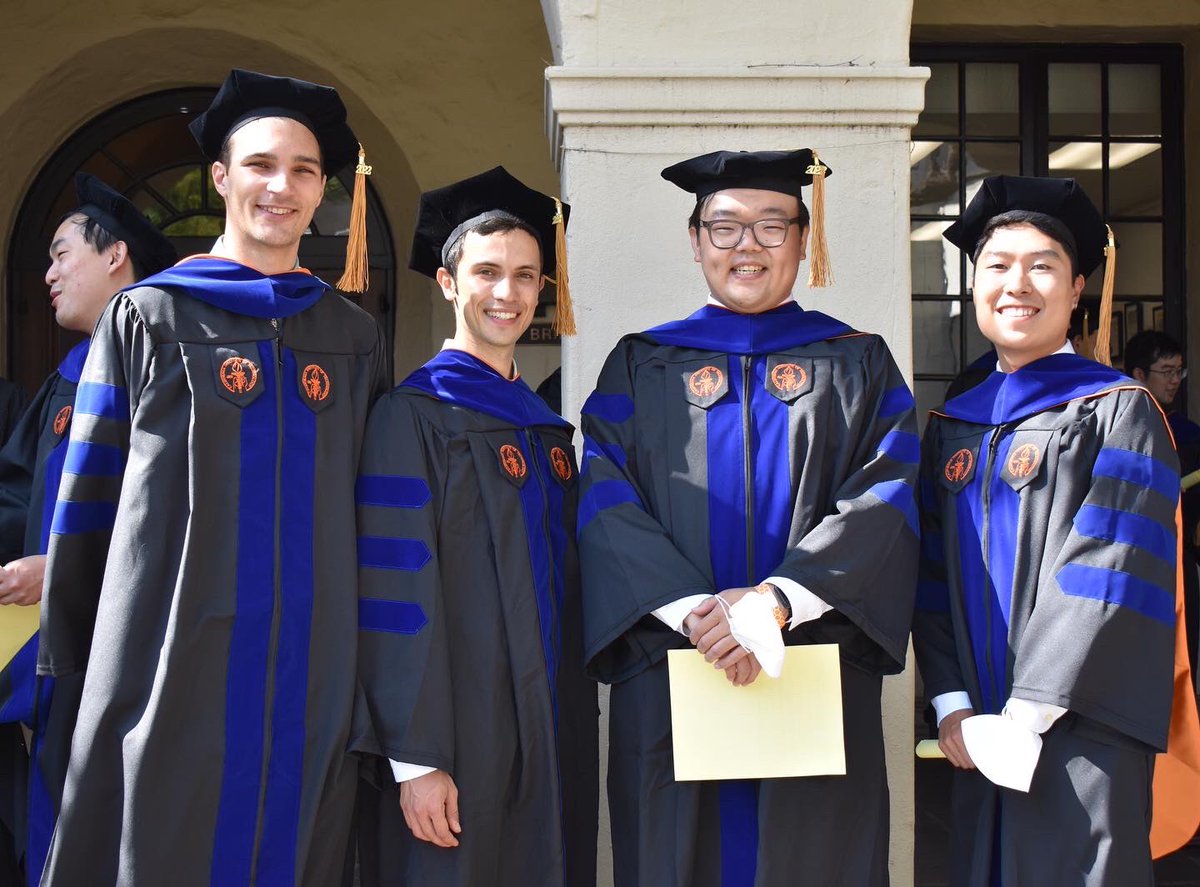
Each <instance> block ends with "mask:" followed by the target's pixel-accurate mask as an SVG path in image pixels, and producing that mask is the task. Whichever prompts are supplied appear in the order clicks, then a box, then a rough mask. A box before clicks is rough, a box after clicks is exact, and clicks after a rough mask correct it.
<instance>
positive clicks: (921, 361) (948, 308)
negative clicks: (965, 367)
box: [912, 300, 962, 376]
mask: <svg viewBox="0 0 1200 887" xmlns="http://www.w3.org/2000/svg"><path fill="white" fill-rule="evenodd" d="M912 324H913V372H915V373H920V374H926V373H938V374H941V373H945V374H948V375H951V376H953V375H956V374H957V373H958V370H959V357H958V342H959V336H960V335H961V334H962V303H961V302H959V301H957V300H955V301H952V302H924V301H922V302H913V318H912Z"/></svg>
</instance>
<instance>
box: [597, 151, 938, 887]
mask: <svg viewBox="0 0 1200 887" xmlns="http://www.w3.org/2000/svg"><path fill="white" fill-rule="evenodd" d="M828 173H829V170H828V168H827V167H825V166H824V165H823V164H822V163H821V162H820V161H819V160H818V159H817V158H816V157H815V156H814V155H813V152H812V151H810V150H808V149H803V150H798V151H786V152H785V151H760V152H728V151H719V152H716V153H714V154H707V155H704V156H702V157H696V158H693V159H691V160H687V161H684V162H682V163H679V164H676V165H674V166H672V167H669V168H667V169H666V170H664V171H663V177H664V178H666V179H667V180H668V181H670V182H672V183H674V184H676V185H678V186H679V187H681V188H683V189H684V190H686V191H689V192H691V193H693V194H695V195H696V198H697V200H696V206H695V210H694V211H693V213H692V216H691V218H690V219H689V222H688V229H689V233H690V235H691V241H692V249H693V252H694V256H695V260H696V262H697V263H698V264H700V266H701V269H702V271H703V274H704V280H705V283H706V284H707V287H708V293H709V298H708V304H707V305H705V306H704V307H702V308H700V309H699V310H698V311H696V312H695V313H693V314H692V315H690V316H689V317H687V318H685V319H683V320H679V321H675V322H672V323H667V324H664V325H662V326H658V327H655V328H653V329H650V330H647V331H645V332H642V333H636V334H633V335H628V336H626V337H624V338H623V339H622V340H621V341H620V342H619V343H618V344H617V346H616V348H615V349H614V350H613V351H612V353H611V354H610V355H609V357H608V360H607V361H606V363H605V365H604V369H603V370H602V372H601V374H600V378H599V380H598V381H597V384H596V390H595V392H594V393H593V394H592V395H591V396H590V397H589V398H588V400H587V402H586V403H585V404H584V407H583V421H582V424H583V432H584V456H583V460H584V464H583V465H582V466H581V469H580V475H581V478H582V486H583V491H582V494H581V497H580V504H579V526H578V533H579V548H580V559H581V562H582V570H583V591H584V634H585V656H586V659H587V664H588V669H589V671H590V673H591V674H592V675H594V676H595V677H597V678H598V679H600V680H602V681H605V682H608V683H611V684H612V695H611V703H610V705H611V707H610V718H611V728H610V735H609V776H608V779H609V810H610V814H611V819H612V827H613V854H614V866H615V872H616V883H617V884H618V885H621V887H633V885H648V884H653V885H655V887H776V885H778V887H783V885H789V887H790V885H795V884H814V885H818V884H819V885H827V884H845V885H882V884H886V883H887V878H888V875H887V856H888V788H887V774H886V772H885V765H884V750H883V729H882V723H881V713H880V696H881V686H882V676H883V675H885V674H891V673H895V672H899V671H900V670H902V669H903V668H904V661H905V653H906V649H907V643H908V631H909V623H910V619H911V614H912V600H913V594H914V587H915V580H916V562H917V535H916V506H915V501H914V489H913V484H914V482H915V480H916V472H917V436H916V426H915V423H914V415H913V398H912V394H911V393H910V391H909V389H908V386H907V385H906V384H905V382H904V379H903V377H902V376H901V374H900V371H899V369H897V367H896V364H895V362H894V361H893V360H892V356H891V354H890V352H889V351H888V348H887V345H886V344H885V343H884V341H883V339H881V338H880V337H879V336H876V335H870V334H865V333H859V332H856V331H854V330H853V329H851V328H850V327H849V326H847V325H846V324H844V323H842V322H841V321H838V320H835V319H834V318H832V317H828V316H826V315H824V314H820V313H818V312H815V311H806V310H804V309H802V308H801V307H800V306H799V305H798V304H797V303H796V302H795V301H794V298H793V292H792V290H793V285H794V283H795V280H796V276H797V272H798V268H799V264H800V262H801V260H803V259H804V258H805V255H806V246H807V243H808V239H809V234H810V232H811V234H812V240H813V256H812V262H811V265H810V272H811V273H810V285H812V284H817V285H823V284H824V283H825V282H826V281H827V279H828V276H829V270H828V259H827V256H826V254H825V243H824V230H823V223H822V219H821V216H820V212H819V211H820V210H822V208H823V203H824V187H825V181H824V180H825V176H826V175H827V174H828ZM810 183H811V184H813V185H814V192H815V193H814V200H813V206H814V211H813V217H812V219H811V223H810V217H809V212H808V209H807V208H806V207H805V205H804V203H803V200H802V196H801V195H802V190H801V189H802V186H805V185H809V184H810ZM718 597H719V598H720V600H719V601H718V600H717V598H718ZM727 612H728V614H729V615H726V614H727ZM735 632H736V633H737V634H738V635H739V637H741V638H748V637H751V636H755V637H757V638H759V639H766V640H769V641H771V643H770V644H766V646H765V647H759V648H757V649H756V648H755V647H754V645H753V644H747V646H746V647H744V646H743V645H742V642H741V641H740V640H739V638H738V637H735V636H734V634H735ZM764 643H765V641H764ZM818 643H829V644H837V645H838V648H839V653H840V659H841V690H842V699H843V717H844V731H845V743H846V745H845V751H846V775H845V776H821V777H812V778H800V779H763V780H753V781H724V782H677V781H676V780H675V778H674V769H673V759H672V745H671V742H672V740H671V710H670V704H669V694H668V675H667V662H666V659H667V656H666V654H667V651H668V650H672V649H680V648H687V647H689V645H694V646H695V647H696V648H697V649H698V650H700V652H702V653H704V654H705V656H706V658H707V659H708V660H709V661H710V662H713V663H714V664H715V665H716V666H718V667H720V668H724V669H726V674H727V676H728V677H729V679H730V680H731V681H732V682H733V683H734V684H735V685H741V684H745V683H747V682H749V681H752V680H754V679H756V678H757V676H758V670H759V666H760V665H761V666H763V667H768V668H771V670H772V671H774V670H775V668H777V667H778V666H780V665H781V659H782V655H783V645H795V644H818ZM747 647H749V651H748V650H747ZM766 653H773V655H775V656H778V660H777V661H776V662H775V663H774V664H771V663H769V662H765V661H761V662H760V656H761V655H765V654H766ZM776 673H777V672H776ZM758 679H759V680H767V679H769V678H758ZM712 729H713V730H720V731H729V730H733V731H737V730H742V729H744V728H743V726H742V725H740V724H736V723H717V722H714V723H713V725H712ZM746 754H747V755H754V754H755V749H754V745H753V737H752V736H747V737H746Z"/></svg>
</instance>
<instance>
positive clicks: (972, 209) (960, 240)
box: [943, 176, 1108, 277]
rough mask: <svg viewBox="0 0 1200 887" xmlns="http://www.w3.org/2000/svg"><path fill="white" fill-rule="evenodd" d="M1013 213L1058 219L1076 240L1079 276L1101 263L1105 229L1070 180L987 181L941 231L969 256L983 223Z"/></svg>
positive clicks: (1010, 178) (1003, 178) (1023, 178)
mask: <svg viewBox="0 0 1200 887" xmlns="http://www.w3.org/2000/svg"><path fill="white" fill-rule="evenodd" d="M1012 210H1028V211H1030V212H1038V213H1042V214H1043V215H1047V216H1052V217H1053V218H1055V219H1058V220H1059V221H1060V222H1062V223H1063V225H1065V226H1066V228H1067V230H1068V231H1070V232H1071V235H1072V236H1073V237H1074V238H1075V243H1074V244H1073V246H1074V247H1075V253H1076V263H1077V265H1078V268H1079V273H1080V274H1082V275H1083V276H1084V277H1087V276H1088V275H1089V274H1091V273H1092V272H1093V271H1095V270H1096V268H1097V266H1099V264H1100V263H1101V262H1102V261H1103V260H1104V247H1105V246H1106V245H1107V244H1108V229H1107V228H1106V227H1105V224H1104V219H1103V218H1101V216H1100V211H1099V210H1098V209H1096V205H1095V204H1094V203H1092V201H1091V199H1089V198H1088V196H1087V194H1085V193H1084V191H1083V188H1081V187H1080V186H1079V183H1078V182H1076V181H1075V180H1074V179H1055V178H1039V177H1034V176H989V177H988V178H986V179H984V180H983V185H982V186H981V187H980V188H979V191H978V193H977V194H976V195H975V196H974V198H972V199H971V202H970V203H969V204H968V205H967V208H966V209H965V210H964V211H963V214H962V217H961V218H959V220H958V221H957V222H955V223H954V224H953V225H951V226H950V227H949V228H947V229H946V232H945V234H944V235H943V236H944V237H945V238H946V239H947V240H949V241H950V242H951V243H953V244H954V245H955V246H957V247H958V248H959V249H961V250H962V251H963V252H965V253H966V254H967V255H968V256H970V255H973V254H974V252H975V247H976V246H978V244H979V238H980V237H982V236H983V231H984V228H986V227H987V223H988V222H989V221H991V220H992V219H993V218H994V217H995V216H998V215H1000V214H1001V213H1006V212H1010V211H1012Z"/></svg>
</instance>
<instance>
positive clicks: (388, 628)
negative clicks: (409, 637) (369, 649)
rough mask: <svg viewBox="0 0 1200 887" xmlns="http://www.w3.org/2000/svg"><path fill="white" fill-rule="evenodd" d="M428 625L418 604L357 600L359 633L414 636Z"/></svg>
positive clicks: (374, 599)
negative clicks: (383, 632) (375, 632)
mask: <svg viewBox="0 0 1200 887" xmlns="http://www.w3.org/2000/svg"><path fill="white" fill-rule="evenodd" d="M428 623H429V619H428V618H426V616H425V611H424V610H423V609H422V608H421V605H420V604H416V603H413V602H412V601H386V600H381V599H378V598H359V601H358V627H359V629H360V630H361V631H385V632H391V633H393V634H416V633H417V632H419V631H420V630H421V629H422V628H424V627H425V626H426V625H427V624H428Z"/></svg>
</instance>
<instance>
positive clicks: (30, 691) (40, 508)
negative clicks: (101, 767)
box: [0, 173, 176, 884]
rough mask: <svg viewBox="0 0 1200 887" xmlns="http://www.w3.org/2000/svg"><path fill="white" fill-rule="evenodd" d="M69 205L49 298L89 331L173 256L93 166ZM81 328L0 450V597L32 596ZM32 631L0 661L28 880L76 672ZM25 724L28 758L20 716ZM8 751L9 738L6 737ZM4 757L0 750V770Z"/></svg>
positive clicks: (82, 349) (50, 802) (3, 723)
mask: <svg viewBox="0 0 1200 887" xmlns="http://www.w3.org/2000/svg"><path fill="white" fill-rule="evenodd" d="M75 193H76V200H77V206H76V208H75V209H73V210H71V211H70V212H69V213H67V214H66V215H65V216H64V217H63V220H62V222H61V223H60V224H59V226H58V228H57V230H56V231H55V232H54V237H53V238H52V239H51V242H50V268H49V269H48V270H47V271H46V285H47V286H49V287H50V306H51V308H52V310H53V311H54V317H55V320H56V321H57V322H58V324H59V326H61V327H63V328H64V329H68V330H73V331H75V332H79V333H83V334H84V335H87V336H90V335H91V332H92V329H93V328H94V327H95V326H96V321H97V319H98V318H99V317H100V314H101V312H102V311H103V310H104V306H105V305H107V304H108V302H109V300H110V299H111V298H112V297H113V295H114V294H115V293H116V292H117V291H118V290H121V289H124V288H125V287H128V286H132V285H133V284H134V283H135V282H136V281H137V280H139V279H141V278H143V277H145V276H146V275H148V274H154V273H155V272H158V271H161V270H162V269H164V268H166V267H168V266H170V265H172V264H174V262H175V258H176V256H175V249H174V247H172V246H171V242H170V241H169V240H167V238H166V237H165V236H164V235H163V234H162V233H161V232H160V231H159V230H158V228H157V227H156V226H155V225H154V223H153V222H151V221H150V220H149V219H147V218H146V217H145V216H144V215H143V214H142V212H141V211H140V210H139V209H138V208H137V207H136V206H134V205H133V204H132V203H130V202H129V201H128V200H126V199H125V198H124V197H122V196H121V195H120V194H118V193H117V192H116V191H114V190H113V189H111V188H109V187H108V186H107V185H105V184H104V183H103V182H101V181H100V180H99V179H97V178H96V177H95V176H92V175H89V174H87V173H77V174H76V176H75ZM90 341H91V340H90V339H84V340H83V341H82V342H80V343H79V344H78V345H76V346H75V347H74V348H72V349H71V351H70V352H69V353H68V354H67V356H66V358H65V359H64V360H63V362H62V364H60V365H59V367H58V369H57V370H56V371H55V372H54V373H52V374H51V375H50V377H49V378H48V379H46V381H45V382H44V383H43V384H42V387H41V389H39V391H38V393H37V396H36V397H35V398H34V400H33V404H32V406H31V407H30V409H29V410H28V411H27V412H26V413H25V415H24V418H23V419H22V420H21V422H20V424H19V425H18V426H17V428H16V430H15V431H14V433H13V436H12V438H11V439H10V440H9V442H8V443H7V444H6V446H5V447H4V449H3V450H2V451H0V539H2V540H3V541H4V546H5V549H4V551H3V556H4V561H5V566H4V568H3V569H2V570H0V606H7V607H20V606H24V607H31V606H33V605H36V604H37V603H38V601H40V600H41V598H42V580H43V574H44V572H45V567H46V557H45V555H46V545H47V541H48V539H49V533H50V518H51V515H52V514H53V510H54V500H55V497H56V494H57V491H58V487H59V483H60V481H61V479H62V474H63V470H64V461H65V460H64V457H65V456H66V451H67V434H68V431H69V428H70V425H71V416H72V413H73V411H74V409H75V394H76V386H77V385H78V383H79V374H80V370H81V369H82V368H83V362H84V360H85V359H86V358H87V353H88V345H89V344H90ZM37 648H38V635H37V634H34V636H33V637H32V638H30V639H29V641H28V642H27V643H26V644H25V645H24V646H23V647H22V648H21V649H20V650H19V651H17V653H16V655H15V656H14V658H13V659H11V660H10V661H8V662H0V735H3V736H6V737H7V736H13V737H16V742H15V743H14V746H18V747H19V750H20V752H21V755H20V756H19V757H17V758H16V764H17V767H15V768H14V770H13V771H12V773H11V774H10V775H9V776H8V777H6V778H3V779H0V783H2V784H3V785H5V786H7V787H8V788H10V789H11V790H12V797H11V798H7V797H5V798H2V799H0V807H2V808H3V813H0V818H3V819H4V821H5V824H6V825H8V824H9V822H8V817H7V816H6V815H4V814H7V813H8V812H9V811H12V812H13V813H14V816H13V818H12V826H10V828H13V835H14V837H16V839H17V844H18V848H19V849H18V850H17V852H16V854H15V856H16V858H18V859H21V857H22V856H23V859H22V871H21V872H20V874H19V875H18V874H17V873H13V877H14V878H15V879H16V882H17V883H29V884H36V883H37V882H38V878H39V876H40V875H41V871H42V866H43V865H44V863H45V861H46V852H47V850H48V849H49V847H50V835H51V833H52V832H53V830H54V819H55V812H56V810H57V809H58V804H59V801H60V799H61V796H62V786H63V780H64V779H65V777H66V764H67V760H66V755H67V750H68V748H69V746H70V741H71V730H72V728H73V727H74V723H75V719H74V714H75V710H76V707H77V705H78V701H79V690H80V688H81V686H82V681H81V680H74V681H72V680H71V679H69V678H68V679H66V680H65V682H64V684H63V685H62V686H60V687H55V686H54V683H55V682H54V681H53V680H50V679H47V680H43V681H41V682H38V680H37V676H36V666H37ZM21 724H24V725H25V726H26V727H27V728H28V729H30V730H31V731H32V742H31V752H32V765H31V766H30V767H28V768H27V767H26V766H25V765H26V764H27V763H28V761H27V759H26V758H27V756H25V755H24V749H25V744H24V740H23V739H22V738H20V737H21V734H20V727H19V726H18V725H21ZM5 748H6V750H7V748H8V745H7V744H6V746H5ZM10 763H12V761H10V760H8V759H0V769H5V768H6V767H7V766H8V765H9V764H10Z"/></svg>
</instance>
